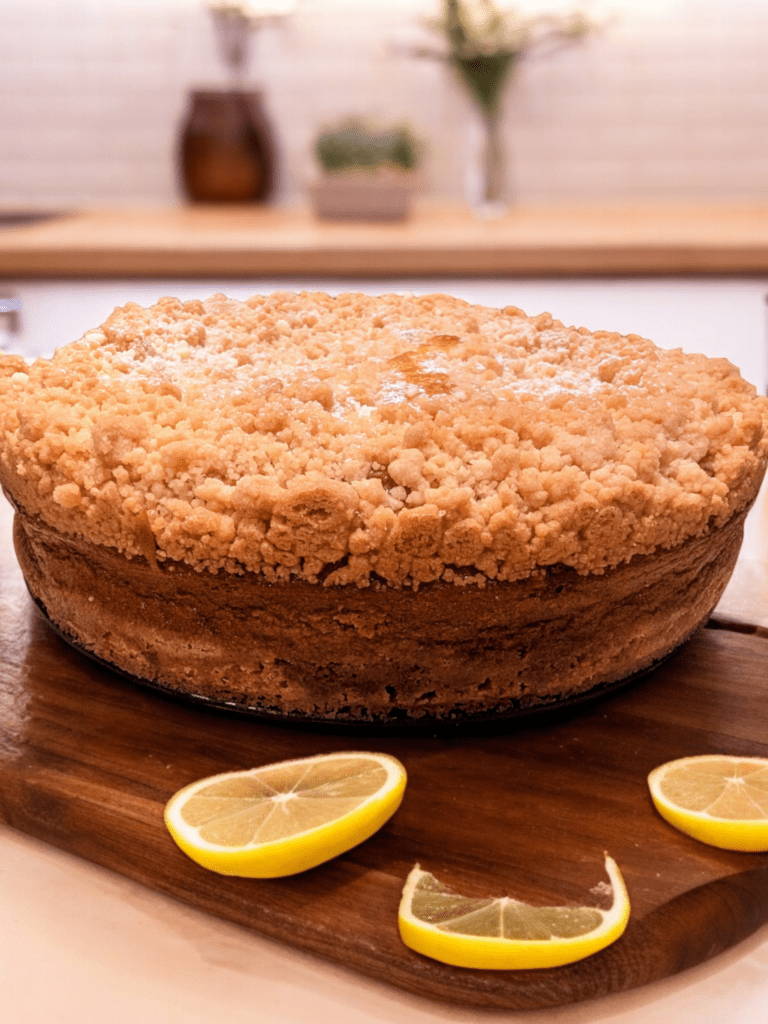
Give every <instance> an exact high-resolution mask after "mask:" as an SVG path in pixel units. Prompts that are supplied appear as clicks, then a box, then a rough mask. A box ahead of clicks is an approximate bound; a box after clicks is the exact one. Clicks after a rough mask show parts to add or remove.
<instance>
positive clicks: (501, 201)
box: [467, 110, 509, 218]
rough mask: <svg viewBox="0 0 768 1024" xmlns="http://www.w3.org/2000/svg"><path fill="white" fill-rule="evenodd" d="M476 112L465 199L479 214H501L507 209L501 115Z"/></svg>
mask: <svg viewBox="0 0 768 1024" xmlns="http://www.w3.org/2000/svg"><path fill="white" fill-rule="evenodd" d="M478 115H479V116H478V117H477V118H476V122H475V132H474V134H475V145H473V146H472V154H473V155H472V162H471V165H470V168H469V171H468V174H467V200H468V202H469V205H470V206H471V208H472V209H473V210H474V212H475V214H476V215H477V216H478V217H486V218H493V217H501V216H503V215H504V214H505V213H506V212H507V210H508V209H509V202H508V195H507V177H506V172H507V168H506V159H505V157H506V154H505V150H504V137H503V132H502V126H501V118H500V116H499V114H498V113H495V112H494V113H488V112H486V111H482V110H481V111H478Z"/></svg>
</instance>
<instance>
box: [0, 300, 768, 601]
mask: <svg viewBox="0 0 768 1024" xmlns="http://www.w3.org/2000/svg"><path fill="white" fill-rule="evenodd" d="M0 426H1V427H2V434H1V435H0V476H1V477H2V480H3V483H4V485H5V487H6V489H7V490H8V491H9V493H10V494H11V496H12V497H14V498H15V499H16V500H17V501H18V502H19V503H20V504H21V505H23V507H24V508H26V509H27V510H28V511H30V512H33V513H36V514H39V515H41V516H42V517H43V518H44V519H45V520H46V521H48V522H49V523H51V524H53V525H55V526H57V527H58V528H59V529H61V530H64V531H66V532H70V533H78V534H82V535H84V536H86V537H87V538H88V539H90V540H92V541H95V542H96V543H100V544H106V545H110V546H113V547H116V548H118V549H119V550H120V551H123V552H125V553H126V554H127V555H129V556H134V555H139V554H141V555H144V556H145V557H147V558H149V559H150V560H151V561H154V560H157V561H159V562H165V561H167V560H177V561H181V562H186V563H188V564H190V565H193V566H195V567H196V568H200V569H209V570H212V571H215V570H217V569H221V568H224V569H226V570H228V571H230V572H233V573H239V572H242V571H243V570H250V571H253V572H257V573H262V574H264V575H265V577H266V578H267V579H276V578H285V577H289V576H297V577H301V578H304V579H307V580H310V581H317V580H318V579H319V580H322V581H323V582H324V583H325V584H333V583H354V584H358V585H367V584H368V583H369V582H370V581H372V580H384V581H386V582H387V583H388V584H389V585H393V586H400V585H403V584H408V585H418V584H419V583H423V582H428V581H431V580H436V579H439V578H442V579H444V580H449V581H453V582H455V583H460V584H461V583H465V582H467V581H474V582H479V583H481V584H482V583H484V582H485V581H486V580H487V579H501V580H514V579H517V578H521V577H524V576H527V575H529V574H530V573H531V572H532V571H534V570H535V569H536V568H537V567H541V566H548V565H555V564H562V565H567V566H572V567H574V568H575V569H576V570H577V571H579V572H581V573H595V572H597V573H599V572H602V571H604V570H605V568H606V567H607V566H612V565H616V564H618V563H620V562H623V561H626V560H628V559H629V558H631V557H632V556H633V555H634V554H637V553H647V552H651V551H653V550H654V549H656V548H657V547H658V546H661V547H672V546H674V545H676V544H679V543H680V542H681V541H683V540H685V539H686V538H687V537H690V536H693V535H697V534H701V533H702V532H703V531H705V530H707V529H708V528H709V527H710V526H712V525H719V524H722V523H723V522H725V521H726V520H727V519H728V518H729V517H730V516H731V515H732V514H733V513H734V512H735V511H737V510H738V509H740V508H742V507H743V506H744V505H745V504H747V503H748V502H749V501H750V500H751V498H752V497H753V496H754V494H755V492H756V490H757V487H758V485H759V480H760V476H761V473H762V471H763V470H764V468H765V463H766V459H768V400H766V399H765V398H762V397H758V396H757V395H756V393H755V389H754V388H753V387H752V386H751V385H749V384H747V383H746V382H745V381H744V380H743V379H742V378H741V377H740V375H739V373H738V371H737V370H736V368H735V367H734V366H732V365H731V364H730V363H729V362H728V361H727V360H725V359H715V360H712V359H707V358H705V357H704V356H700V355H684V354H683V353H682V352H681V351H680V350H679V349H678V350H675V351H671V352H669V351H663V350H661V349H658V348H656V347H655V346H654V345H653V344H652V343H651V342H650V341H647V340H645V339H643V338H640V337H638V336H636V335H629V336H626V337H624V336H621V335H618V334H609V333H606V332H600V331H598V332H596V333H592V332H590V331H588V330H586V329H585V328H579V329H578V330H575V329H573V328H568V327H564V326H563V325H562V324H560V323H558V322H557V321H555V320H553V319H552V318H551V316H549V314H546V313H544V314H542V315H541V316H538V317H535V318H528V317H526V316H525V314H524V313H523V312H522V311H521V310H519V309H517V308H515V307H512V306H509V307H507V308H505V309H504V310H496V309H488V308H485V307H482V306H473V305H469V304H468V303H465V302H463V301H461V300H458V299H455V298H451V297H448V296H445V295H427V296H422V297H413V296H399V295H386V296H382V297H378V298H371V297H368V296H365V295H360V294H347V295H341V296H339V297H338V298H335V299H334V298H330V297H329V296H327V295H325V294H321V293H311V292H304V293H301V294H293V293H286V292H283V293H276V294H273V295H271V296H261V295H255V296H253V297H252V298H250V299H248V301H247V302H245V303H241V302H236V301H232V300H229V299H227V298H225V297H224V296H223V295H214V296H213V297H212V298H210V299H208V300H207V301H205V302H198V301H193V302H184V303H182V302H180V301H178V300H176V299H171V298H168V299H162V300H161V301H160V302H159V303H158V304H157V305H156V306H153V307H152V308H151V309H143V308H141V307H139V306H137V305H135V304H133V303H130V304H128V305H127V306H125V307H123V308H122V309H116V310H115V311H114V313H113V314H112V315H111V316H110V317H109V319H108V320H107V321H106V323H105V324H104V325H103V326H102V327H101V328H99V329H97V330H94V331H90V332H88V333H87V334H86V335H85V336H84V337H83V338H82V339H81V340H80V341H78V342H75V343H73V344H71V345H68V346H66V347H65V348H62V349H59V350H58V351H57V352H56V354H55V356H54V357H53V359H52V360H42V359H38V360H36V361H35V362H34V363H33V364H32V365H31V366H28V365H27V364H26V363H25V362H24V361H23V360H21V359H19V358H18V357H11V356H6V357H2V358H0Z"/></svg>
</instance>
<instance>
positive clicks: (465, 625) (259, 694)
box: [15, 511, 746, 722]
mask: <svg viewBox="0 0 768 1024" xmlns="http://www.w3.org/2000/svg"><path fill="white" fill-rule="evenodd" d="M745 514H746V512H745V511H742V512H741V513H739V514H737V515H736V516H734V518H733V519H732V520H731V521H730V522H729V523H727V524H726V525H725V526H722V527H716V528H714V529H713V530H712V531H711V532H710V533H708V534H706V535H704V536H701V537H697V538H692V539H690V540H688V541H686V542H685V543H684V544H682V545H680V546H679V547H677V548H675V549H673V550H670V551H661V552H659V553H658V554H655V555H637V556H635V557H634V558H633V559H632V560H631V561H630V562H629V563H625V564H623V565H621V566H618V567H616V568H615V569H611V570H609V571H608V572H606V573H604V574H602V575H599V576H581V575H579V574H578V573H576V572H575V571H574V570H573V569H569V568H563V567H558V568H553V569H549V570H541V571H540V572H538V573H536V574H534V575H532V576H531V577H529V578H528V579H526V580H522V581H516V582H512V583H509V582H503V581H502V582H495V583H489V584H488V586H487V587H486V588H485V589H483V590H480V589H478V588H476V587H464V588H456V587H454V586H452V585H451V584H448V583H445V582H442V581H439V582H436V583H432V584H428V585H426V586H424V587H421V588H420V589H419V590H418V592H416V593H414V592H413V591H411V590H407V589H399V590H398V589H393V588H391V587H387V586H384V585H381V586H377V587H370V588H366V589H360V588H357V587H332V588H325V587H322V586H317V585H316V584H311V583H306V582H304V581H294V582H285V581H276V582H274V583H268V582H266V581H265V580H264V579H263V578H262V577H259V576H258V575H256V574H253V573H248V574H244V575H240V576H232V575H231V574H228V573H226V572H224V571H219V572H218V573H216V574H207V573H204V574H200V573H196V572H194V571H193V570H191V569H189V568H188V567H186V566H183V565H168V564H166V565H165V566H163V567H162V568H161V569H158V568H155V567H153V566H152V565H151V564H150V563H148V562H147V561H146V560H145V559H144V558H142V557H136V558H133V559H130V560H128V559H125V558H124V557H123V556H121V555H119V554H117V553H116V552H114V551H113V550H111V549H109V548H105V547H101V546H97V545H93V544H92V543H90V542H89V541H86V540H83V539H82V538H72V537H66V536H62V535H60V534H57V533H56V531H54V530H52V529H51V528H50V527H49V526H47V525H46V524H44V523H42V522H41V521H40V520H35V519H33V518H31V517H28V516H26V515H23V514H22V515H17V516H16V521H15V542H16V548H17V552H18V557H19V561H20V563H21V566H22V569H23V571H24V575H25V577H26V580H27V583H28V586H29V588H30V591H31V593H32V594H33V596H34V597H35V598H36V599H37V600H38V601H39V602H40V604H41V605H42V606H43V607H44V609H45V611H46V612H47V614H48V616H49V617H50V618H51V620H52V621H53V622H54V624H55V625H56V626H58V627H59V628H60V629H61V630H62V631H63V632H64V633H66V634H67V635H68V636H70V637H71V638H72V639H73V640H75V641H76V643H77V644H78V645H80V646H81V647H83V648H84V649H85V650H87V651H89V652H91V653H93V654H95V655H97V656H98V657H99V658H101V659H103V660H104V661H106V662H108V663H110V664H112V665H114V666H117V667H119V668H120V669H122V670H123V671H125V672H128V673H129V674H131V675H134V676H137V677H139V678H141V679H145V680H148V681H151V682H155V683H157V684H159V685H161V686H163V687H165V688H167V689H169V690H176V691H178V692H181V693H192V694H196V695H199V696H201V697H203V698H205V699H208V700H211V701H214V702H217V703H223V704H230V705H235V706H237V707H239V708H243V709H248V710H252V711H258V712H261V713H263V714H272V715H281V716H291V715H297V716H301V717H310V718H316V719H326V720H340V721H343V720H345V719H352V720H357V721H372V722H377V721H378V722H382V721H388V720H391V719H396V720H403V719H410V720H414V719H416V720H417V719H418V718H420V717H422V716H425V715H426V716H430V717H432V716H434V717H436V718H440V719H449V718H452V717H462V716H465V715H469V716H471V715H480V714H483V713H487V712H489V711H492V710H496V711H498V712H501V713H504V712H507V713H514V712H516V711H519V710H522V709H525V708H528V707H536V706H544V705H546V704H548V703H551V702H555V701H558V700H562V699H563V698H569V697H573V696H574V695H576V694H580V693H583V692H585V691H588V690H590V689H592V688H593V687H595V686H598V685H599V684H601V683H607V682H613V681H616V680H620V679H624V678H627V677H628V676H631V675H633V674H634V673H637V672H641V671H643V670H645V669H647V668H649V667H650V666H651V665H652V664H653V663H655V662H656V661H658V660H659V659H661V658H663V657H664V656H665V655H667V654H669V653H670V651H672V650H673V649H674V648H675V647H677V646H678V645H679V644H680V643H682V641H684V640H685V639H687V637H688V636H689V635H690V634H691V633H692V632H693V631H694V630H695V629H696V628H697V627H698V626H699V625H700V624H701V623H702V622H703V621H705V620H706V618H707V616H708V615H709V613H710V611H711V609H712V608H713V606H714V605H715V603H716V602H717V600H718V599H719V597H720V594H721V593H722V591H723V589H724V587H725V585H726V583H727V581H728V578H729V577H730V574H731V571H732V569H733V566H734V564H735V561H736V558H737V555H738V551H739V546H740V544H741V536H742V528H743V520H744V516H745Z"/></svg>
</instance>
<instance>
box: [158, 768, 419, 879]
mask: <svg viewBox="0 0 768 1024" xmlns="http://www.w3.org/2000/svg"><path fill="white" fill-rule="evenodd" d="M405 783H406V773H405V769H404V768H403V766H402V764H401V763H400V762H399V761H398V760H397V759H396V758H394V757H390V756H389V755H387V754H373V753H357V752H354V753H339V754H321V755H317V756H315V757H307V758H301V759H298V760H293V761H282V762H279V763H277V764H271V765H265V766H264V767H261V768H253V769H249V770H246V771H236V772H225V773H223V774H221V775H214V776H211V777H209V778H206V779H201V780H199V781H197V782H194V783H192V784H191V785H189V786H186V787H185V788H184V789H182V790H180V791H179V792H178V793H176V794H175V795H174V796H173V797H172V798H171V799H170V800H169V802H168V804H167V806H166V809H165V823H166V826H167V827H168V830H169V831H170V833H171V835H172V836H173V838H174V840H175V841H176V843H177V844H178V846H179V847H180V848H181V849H182V850H183V851H184V852H185V853H186V854H187V855H188V856H189V857H191V858H192V859H193V860H195V861H197V863H198V864H201V865H202V866H203V867H206V868H209V869H210V870H212V871H218V872H219V873H220V874H225V875H243V876H247V877H251V878H275V877H278V876H281V875H290V874H295V873H297V872H299V871H306V870H308V869H309V868H312V867H315V866H317V865H318V864H322V863H323V862H324V861H326V860H330V859H331V858H332V857H336V856H338V855H339V854H341V853H344V852H345V851H346V850H349V849H351V848H352V847H353V846H356V845H357V844H358V843H361V842H363V841H364V840H365V839H368V838H369V837H370V836H371V835H373V833H374V832H376V831H377V830H378V829H379V828H381V826H382V825H383V824H384V823H385V822H386V821H387V820H388V818H390V817H391V815H392V814H394V812H395V811H396V810H397V808H398V806H399V805H400V802H401V801H402V798H403V792H404V790H405Z"/></svg>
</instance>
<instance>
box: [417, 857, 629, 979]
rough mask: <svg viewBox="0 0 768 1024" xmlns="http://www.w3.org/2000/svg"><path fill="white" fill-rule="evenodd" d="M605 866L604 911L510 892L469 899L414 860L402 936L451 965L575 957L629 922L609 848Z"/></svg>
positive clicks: (520, 964)
mask: <svg viewBox="0 0 768 1024" xmlns="http://www.w3.org/2000/svg"><path fill="white" fill-rule="evenodd" d="M605 870H606V872H607V874H608V878H609V879H610V888H611V890H612V892H613V901H612V904H611V907H610V909H609V910H599V909H598V908H597V907H532V906H530V905H529V904H527V903H521V902H520V901H519V900H515V899H511V898H510V897H508V896H504V897H502V898H500V899H492V898H487V899H473V898H472V897H469V896H462V895H460V894H459V893H457V892H454V891H453V890H452V889H449V888H448V886H447V885H443V883H442V882H438V880H437V879H436V878H435V877H434V875H430V874H428V873H427V872H426V871H422V870H421V868H420V867H419V865H418V864H417V865H416V867H415V868H414V869H413V870H412V871H411V873H410V875H408V878H407V880H406V883H405V888H404V889H403V898H402V900H401V901H400V912H399V915H398V924H399V926H400V937H401V938H402V940H403V942H404V943H405V944H406V946H410V947H411V949H415V950H416V952H417V953H423V954H424V956H428V957H431V958H432V959H433V960H441V961H442V962H443V963H445V964H453V966H455V967H479V968H494V969H502V970H509V969H512V968H526V969H528V968H533V967H559V966H561V965H562V964H569V963H573V961H574V960H582V959H583V958H584V957H586V956H590V955H591V954H592V953H596V952H597V951H598V950H599V949H603V948H604V947H605V946H608V945H610V943H612V942H614V941H615V940H616V939H618V937H619V936H620V935H621V934H622V932H623V931H624V929H625V928H626V926H627V920H628V919H629V897H628V895H627V889H626V886H625V885H624V879H623V878H622V876H621V872H620V871H619V868H618V866H617V864H616V862H615V861H614V860H613V859H612V858H611V857H609V856H608V855H607V854H606V856H605ZM602 885H603V886H605V883H602ZM606 888H607V887H606Z"/></svg>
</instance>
